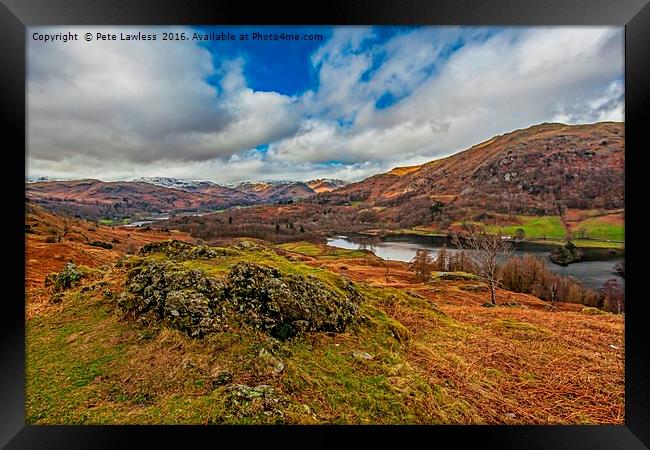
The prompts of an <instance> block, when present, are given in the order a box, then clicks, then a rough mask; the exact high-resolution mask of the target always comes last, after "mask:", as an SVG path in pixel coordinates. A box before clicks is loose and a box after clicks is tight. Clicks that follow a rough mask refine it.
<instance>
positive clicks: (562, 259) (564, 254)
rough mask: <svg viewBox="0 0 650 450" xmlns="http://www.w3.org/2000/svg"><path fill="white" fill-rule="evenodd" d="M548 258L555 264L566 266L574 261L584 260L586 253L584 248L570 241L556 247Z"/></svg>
mask: <svg viewBox="0 0 650 450" xmlns="http://www.w3.org/2000/svg"><path fill="white" fill-rule="evenodd" d="M548 258H549V259H550V260H551V261H552V262H554V263H555V264H559V265H561V266H566V265H569V264H571V263H574V262H579V261H582V259H583V258H584V254H583V252H582V250H580V249H579V248H577V247H576V246H575V245H573V243H572V242H571V241H569V242H567V243H566V245H564V246H563V247H558V248H556V249H554V250H553V251H552V252H551V254H550V255H549V257H548Z"/></svg>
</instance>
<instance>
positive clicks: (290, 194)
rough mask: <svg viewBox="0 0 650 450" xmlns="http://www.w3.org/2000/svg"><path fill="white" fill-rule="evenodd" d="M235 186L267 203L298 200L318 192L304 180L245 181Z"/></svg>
mask: <svg viewBox="0 0 650 450" xmlns="http://www.w3.org/2000/svg"><path fill="white" fill-rule="evenodd" d="M234 188H235V189H237V190H239V191H242V192H246V193H248V194H252V195H255V196H257V198H258V199H259V200H260V201H262V202H265V203H268V202H281V201H287V200H297V199H300V198H306V197H309V196H311V195H314V194H315V192H316V191H314V190H313V189H312V188H310V187H309V186H308V185H307V184H306V183H303V182H302V181H245V182H243V183H239V184H236V185H235V186H234Z"/></svg>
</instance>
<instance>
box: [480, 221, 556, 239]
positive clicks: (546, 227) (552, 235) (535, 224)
mask: <svg viewBox="0 0 650 450" xmlns="http://www.w3.org/2000/svg"><path fill="white" fill-rule="evenodd" d="M518 218H519V220H520V221H521V224H518V225H507V226H502V225H487V226H486V230H487V232H488V233H497V232H500V233H503V234H507V235H510V236H515V233H516V231H517V229H519V228H521V229H523V230H524V232H525V233H526V234H525V237H526V238H527V239H540V238H546V239H564V238H565V237H566V230H565V229H564V226H563V225H562V221H561V220H560V216H518Z"/></svg>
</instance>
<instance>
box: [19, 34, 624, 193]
mask: <svg viewBox="0 0 650 450" xmlns="http://www.w3.org/2000/svg"><path fill="white" fill-rule="evenodd" d="M99 29H100V28H99V27H98V28H97V30H99ZM97 30H95V28H92V27H90V28H89V27H85V28H81V27H78V28H64V27H56V28H47V29H46V28H33V29H31V31H32V32H34V31H38V32H42V33H56V32H65V31H73V32H74V31H78V32H80V33H84V32H87V31H93V32H94V31H97ZM101 30H102V31H103V32H107V31H110V32H115V33H118V34H119V32H129V33H133V32H138V31H142V32H145V33H151V32H156V33H158V35H159V38H158V40H157V41H155V42H151V41H137V42H120V41H117V42H96V41H93V42H90V43H88V42H84V41H80V42H76V43H68V44H66V45H64V44H60V43H59V44H44V43H43V42H42V41H32V40H30V41H28V42H29V45H28V80H27V82H28V117H29V120H28V174H29V175H31V176H52V177H57V178H84V177H94V178H100V179H106V180H110V179H131V178H135V177H138V176H173V177H178V178H190V179H209V180H212V181H216V182H222V183H231V182H236V181H241V180H251V179H303V180H307V179H311V178H322V177H333V178H343V179H346V180H349V181H354V180H358V179H362V178H365V177H367V176H370V175H373V174H375V173H379V172H383V171H386V170H390V169H391V168H393V167H395V166H400V165H410V164H419V163H423V162H426V161H429V160H431V159H435V158H439V157H443V156H446V155H449V154H451V153H455V152H457V151H460V150H463V149H464V148H467V147H469V146H471V145H473V144H476V143H478V142H481V141H483V140H486V139H489V138H490V137H492V136H494V135H496V134H501V133H504V132H508V131H512V130H515V129H518V128H524V127H528V126H531V125H534V124H537V123H541V122H556V121H557V122H564V123H591V122H597V121H602V120H623V114H624V113H623V29H622V28H611V27H610V28H608V27H574V28H570V27H537V28H526V27H517V28H499V27H490V28H488V27H388V26H385V27H291V26H276V27H257V26H254V27H253V26H251V27H197V28H184V27H176V28H173V29H169V28H166V29H161V28H148V27H145V28H115V29H108V28H105V27H102V28H101ZM163 31H178V32H183V31H185V32H187V33H192V32H194V31H198V32H206V31H215V32H222V31H223V32H228V31H230V32H232V33H234V34H236V35H239V34H241V33H249V35H250V34H252V33H253V32H262V33H269V32H270V33H281V32H285V33H298V34H321V35H323V40H310V41H250V40H249V41H239V40H236V41H227V42H224V41H211V42H193V41H177V42H176V41H175V42H169V41H166V42H162V41H161V40H160V35H161V33H162V32H163ZM30 35H31V33H30ZM71 99H74V101H70V100H71Z"/></svg>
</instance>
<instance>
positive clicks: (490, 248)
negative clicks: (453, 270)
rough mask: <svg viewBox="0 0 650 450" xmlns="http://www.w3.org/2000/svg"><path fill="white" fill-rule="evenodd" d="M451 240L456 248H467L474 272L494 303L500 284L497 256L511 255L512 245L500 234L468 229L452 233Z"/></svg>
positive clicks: (505, 257)
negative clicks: (467, 230) (483, 283)
mask: <svg viewBox="0 0 650 450" xmlns="http://www.w3.org/2000/svg"><path fill="white" fill-rule="evenodd" d="M452 242H453V243H454V245H455V246H457V247H458V248H461V249H464V250H468V252H467V256H468V257H469V259H470V261H471V262H472V265H473V266H474V268H475V270H476V274H477V275H478V276H479V277H481V278H482V279H483V280H484V281H485V282H486V283H487V284H488V286H489V288H490V296H491V297H490V300H491V302H492V304H493V305H496V304H497V302H496V295H497V294H496V289H497V287H498V286H499V285H500V284H501V270H500V268H499V261H498V260H499V257H502V258H503V259H504V260H506V259H508V258H509V257H510V256H511V255H512V245H510V243H509V242H508V241H507V240H506V239H505V236H503V235H501V234H487V233H485V231H477V230H470V231H469V232H467V233H464V234H462V235H454V236H453V238H452Z"/></svg>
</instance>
